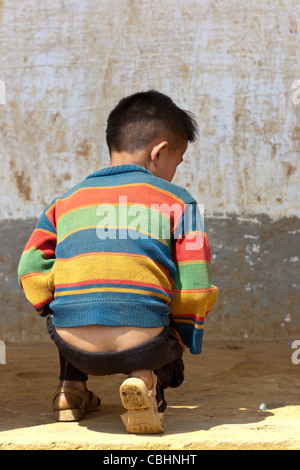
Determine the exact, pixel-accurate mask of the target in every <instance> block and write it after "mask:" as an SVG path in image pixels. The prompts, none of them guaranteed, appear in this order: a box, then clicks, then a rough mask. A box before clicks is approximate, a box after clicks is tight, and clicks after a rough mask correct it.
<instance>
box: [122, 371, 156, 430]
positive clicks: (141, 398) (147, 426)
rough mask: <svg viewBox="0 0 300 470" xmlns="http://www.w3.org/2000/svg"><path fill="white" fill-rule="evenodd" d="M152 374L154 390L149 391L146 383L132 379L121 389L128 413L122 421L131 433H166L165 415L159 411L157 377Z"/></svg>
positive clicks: (123, 384)
mask: <svg viewBox="0 0 300 470" xmlns="http://www.w3.org/2000/svg"><path fill="white" fill-rule="evenodd" d="M151 372H152V381H153V384H152V388H151V389H150V390H148V388H147V387H146V384H145V382H144V381H143V380H142V379H138V378H136V377H130V378H128V379H126V380H124V382H123V383H122V385H121V387H120V397H121V401H122V404H123V406H124V408H126V409H127V410H128V411H127V413H124V414H123V415H121V419H122V421H123V423H124V425H125V427H126V430H127V431H128V432H130V433H136V434H145V433H147V434H158V433H162V432H164V413H160V412H159V411H158V409H157V401H156V386H157V375H156V374H154V372H153V371H151Z"/></svg>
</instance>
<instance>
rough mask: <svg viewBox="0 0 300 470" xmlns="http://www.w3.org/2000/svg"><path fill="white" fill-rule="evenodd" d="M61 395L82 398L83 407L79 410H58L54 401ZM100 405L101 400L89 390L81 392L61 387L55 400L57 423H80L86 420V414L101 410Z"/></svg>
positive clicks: (78, 408)
mask: <svg viewBox="0 0 300 470" xmlns="http://www.w3.org/2000/svg"><path fill="white" fill-rule="evenodd" d="M60 393H69V394H72V395H75V396H76V397H80V398H81V399H82V403H81V405H80V406H79V407H77V408H68V409H56V408H55V405H54V401H55V399H56V398H57V396H58V395H59V394H60ZM100 403H101V400H100V398H99V397H97V395H95V394H94V393H93V392H91V391H89V390H86V391H85V392H81V391H80V390H78V389H76V388H72V387H59V388H58V389H57V392H56V395H55V397H54V399H53V409H54V414H55V418H56V421H79V420H81V419H82V418H84V416H85V413H88V412H90V411H95V410H96V409H97V408H99V406H100Z"/></svg>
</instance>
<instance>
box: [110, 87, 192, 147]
mask: <svg viewBox="0 0 300 470" xmlns="http://www.w3.org/2000/svg"><path fill="white" fill-rule="evenodd" d="M197 133H198V126H197V123H196V120H195V118H194V115H193V114H192V113H190V112H189V111H184V110H182V109H180V108H178V106H176V104H175V103H174V102H173V101H172V100H171V98H169V97H168V96H166V95H164V94H162V93H160V92H158V91H154V90H149V91H143V92H139V93H135V94H133V95H130V96H128V97H126V98H123V99H122V100H121V101H120V102H119V103H118V104H117V106H116V107H115V108H114V109H113V110H112V111H111V113H110V114H109V116H108V120H107V128H106V141H107V145H108V148H109V151H110V152H112V151H116V152H123V151H125V152H128V153H135V152H137V151H139V150H142V149H143V148H145V147H146V146H147V145H148V144H149V143H150V142H152V141H153V140H154V139H155V138H156V137H163V138H166V136H168V138H169V139H170V140H171V142H169V143H170V145H171V146H172V147H173V148H174V147H175V148H176V146H178V145H179V144H180V143H182V141H183V140H187V141H188V142H194V141H195V140H196V137H197Z"/></svg>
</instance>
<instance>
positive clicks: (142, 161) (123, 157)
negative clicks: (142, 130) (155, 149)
mask: <svg viewBox="0 0 300 470" xmlns="http://www.w3.org/2000/svg"><path fill="white" fill-rule="evenodd" d="M116 165H140V166H142V167H144V168H147V158H146V156H145V154H144V153H143V152H138V153H136V154H132V153H127V152H112V154H111V157H110V166H116Z"/></svg>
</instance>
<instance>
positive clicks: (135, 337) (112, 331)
mask: <svg viewBox="0 0 300 470" xmlns="http://www.w3.org/2000/svg"><path fill="white" fill-rule="evenodd" d="M56 331H57V334H58V335H59V336H60V337H61V339H62V340H63V341H65V342H66V343H67V344H69V345H70V346H73V347H75V348H78V349H81V350H82V351H87V352H93V353H97V352H98V353H101V352H109V351H123V350H124V349H128V348H133V347H135V346H139V345H140V344H143V343H145V342H146V341H149V340H150V339H152V338H154V337H155V336H157V335H159V334H160V333H161V332H162V331H163V327H159V328H139V327H135V326H104V325H89V326H77V327H73V328H56Z"/></svg>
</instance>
